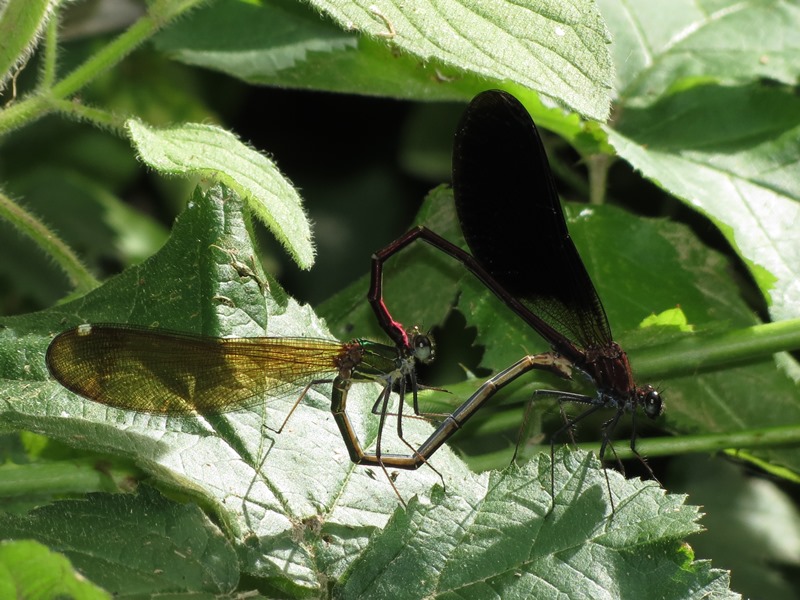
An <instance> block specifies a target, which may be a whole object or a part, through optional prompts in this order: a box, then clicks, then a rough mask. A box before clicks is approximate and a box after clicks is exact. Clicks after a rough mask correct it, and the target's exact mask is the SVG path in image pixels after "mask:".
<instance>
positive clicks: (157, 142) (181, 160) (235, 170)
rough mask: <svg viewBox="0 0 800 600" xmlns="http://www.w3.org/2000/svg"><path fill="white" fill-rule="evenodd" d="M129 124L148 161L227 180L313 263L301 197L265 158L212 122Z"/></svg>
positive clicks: (302, 261) (300, 257)
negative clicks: (165, 126)
mask: <svg viewBox="0 0 800 600" xmlns="http://www.w3.org/2000/svg"><path fill="white" fill-rule="evenodd" d="M126 125H127V128H128V132H129V134H130V136H131V139H132V141H133V142H134V144H135V145H136V148H137V150H138V152H139V155H140V156H141V157H142V160H144V161H145V162H146V163H147V164H148V165H150V166H151V167H153V168H154V169H156V170H158V171H161V172H162V173H166V174H170V175H175V174H181V175H185V174H190V173H191V174H210V175H211V176H212V177H214V178H215V179H217V180H219V181H223V182H224V183H226V184H227V185H229V186H230V187H231V188H233V189H234V190H236V191H237V193H238V194H239V195H241V197H242V198H244V199H245V200H246V201H247V204H248V206H249V207H250V209H251V210H252V211H253V212H254V213H255V214H256V216H258V218H259V219H260V220H261V221H263V222H264V224H265V225H267V227H269V228H270V230H271V231H272V233H273V234H274V235H275V237H276V238H278V240H279V241H280V242H281V243H282V244H283V246H284V247H285V248H286V249H287V250H288V251H289V253H290V254H291V255H292V257H293V258H294V259H295V261H296V262H297V264H298V265H300V267H302V268H304V269H308V268H310V267H311V265H312V264H313V259H314V248H313V245H312V243H311V227H310V225H309V222H308V219H307V218H306V215H305V212H304V211H303V207H302V204H301V200H300V196H299V194H298V193H297V191H296V190H295V189H294V187H293V186H292V184H291V183H289V181H288V180H286V178H285V177H284V176H283V175H281V173H280V172H279V171H278V169H277V168H276V167H275V165H274V164H273V163H272V161H270V160H269V159H268V158H267V157H266V156H264V155H263V154H260V153H259V152H256V151H255V150H253V149H252V148H249V147H247V146H245V145H244V144H242V143H241V142H240V141H239V140H238V139H237V138H236V136H234V135H233V134H232V133H230V132H228V131H225V130H224V129H221V128H219V127H215V126H213V125H201V124H199V123H185V124H183V125H178V126H175V127H171V128H169V129H153V128H151V127H148V126H147V125H145V124H143V123H141V122H139V121H136V120H134V119H131V120H129V121H128V122H127V124H126Z"/></svg>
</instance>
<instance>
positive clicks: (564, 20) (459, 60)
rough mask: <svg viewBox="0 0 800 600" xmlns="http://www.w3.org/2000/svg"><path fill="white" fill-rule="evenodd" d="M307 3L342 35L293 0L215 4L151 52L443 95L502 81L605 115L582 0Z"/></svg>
mask: <svg viewBox="0 0 800 600" xmlns="http://www.w3.org/2000/svg"><path fill="white" fill-rule="evenodd" d="M312 5H313V6H314V7H315V8H317V9H318V10H320V11H322V12H324V13H326V14H328V15H329V16H330V17H332V18H333V20H334V21H336V22H337V23H338V24H339V26H341V27H342V28H343V29H344V30H345V31H346V32H342V31H341V30H339V29H338V28H336V27H334V26H332V25H331V24H329V23H327V22H325V21H323V20H321V19H320V17H319V16H318V15H317V14H315V12H314V11H313V10H312V9H310V8H305V7H300V6H297V5H296V4H289V3H286V2H272V3H270V4H268V5H266V6H254V5H248V4H244V3H224V4H217V5H215V6H212V7H208V8H207V9H205V10H202V11H198V12H196V13H195V14H194V15H192V17H191V19H190V20H187V21H186V22H184V23H182V24H179V25H178V26H176V27H175V28H172V29H171V30H170V31H167V32H164V33H163V34H162V35H161V36H159V38H158V47H159V48H160V49H161V50H163V51H166V52H170V53H172V54H173V55H175V56H177V57H178V58H179V59H181V60H183V61H185V62H188V63H190V64H198V65H204V66H209V67H211V68H215V69H219V70H222V71H224V72H226V73H229V74H232V75H235V76H237V77H240V78H242V79H245V80H247V81H251V82H258V83H270V84H273V85H279V86H291V87H304V88H317V89H326V90H333V91H347V92H356V93H362V94H363V93H370V94H379V95H389V96H400V97H405V98H451V99H452V98H462V99H463V98H466V97H469V96H471V95H472V94H474V93H475V92H476V91H479V90H481V89H486V87H487V81H488V82H490V83H489V86H491V85H492V83H491V82H494V85H495V86H497V85H500V84H502V83H503V82H506V83H508V84H510V85H516V86H519V87H522V88H527V89H530V90H535V91H537V92H538V93H539V94H541V95H543V96H545V97H547V98H549V99H551V100H555V101H556V102H558V103H559V104H562V105H565V106H567V107H569V108H570V109H572V110H574V111H576V112H578V113H580V114H582V115H584V116H587V117H590V118H594V119H599V120H604V119H605V118H606V116H607V114H608V87H609V82H610V80H611V78H612V72H611V62H610V57H609V36H608V33H607V31H606V29H605V25H604V24H603V22H602V20H601V19H600V16H599V14H598V11H597V7H596V5H595V4H594V3H593V2H589V1H586V0H575V1H571V2H569V3H565V2H559V1H557V0H548V2H545V3H544V4H543V3H541V2H539V3H535V4H534V3H530V2H523V3H518V2H517V3H513V2H495V3H492V4H490V5H487V4H486V3H485V2H479V1H477V0H445V1H444V2H440V3H438V4H437V5H435V6H434V5H431V4H430V3H426V2H418V1H413V2H408V1H404V2H398V1H392V2H383V3H380V4H376V3H375V2H373V1H372V0H369V1H366V0H364V1H360V0H359V1H349V2H327V1H325V0H316V1H314V2H312ZM353 31H355V32H358V33H361V34H362V35H361V36H358V35H355V34H354V33H350V32H353ZM420 63H422V64H420Z"/></svg>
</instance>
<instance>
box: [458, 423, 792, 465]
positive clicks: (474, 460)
mask: <svg viewBox="0 0 800 600" xmlns="http://www.w3.org/2000/svg"><path fill="white" fill-rule="evenodd" d="M798 444H800V425H789V426H785V427H767V428H764V429H749V430H745V431H734V432H731V433H707V434H702V435H686V436H674V437H660V438H647V439H644V438H640V439H637V440H636V450H637V451H638V452H639V454H641V455H642V456H645V457H648V458H654V457H656V456H676V455H681V454H697V453H704V454H713V453H716V452H726V453H729V454H733V455H736V454H740V451H741V450H753V449H757V448H775V447H778V446H788V445H792V446H797V445H798ZM575 447H577V448H578V449H580V450H584V451H587V452H597V449H598V447H599V444H598V443H597V442H586V443H582V444H577V445H576V446H575ZM538 451H539V452H550V444H548V443H544V444H539V445H538ZM614 451H615V453H616V455H617V456H618V457H619V458H620V460H628V459H631V458H635V457H636V455H635V454H634V453H633V452H632V451H631V449H630V447H629V446H628V445H627V444H626V445H623V444H615V445H614ZM512 455H513V448H506V449H503V450H497V451H495V452H490V453H486V454H481V455H480V456H471V457H469V458H468V459H467V462H468V463H469V465H470V468H472V469H473V470H475V471H486V470H489V469H497V468H503V467H504V466H506V465H507V464H508V463H509V461H510V460H511V457H512ZM606 458H608V454H607V455H606Z"/></svg>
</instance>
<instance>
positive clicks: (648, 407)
mask: <svg viewBox="0 0 800 600" xmlns="http://www.w3.org/2000/svg"><path fill="white" fill-rule="evenodd" d="M636 398H637V400H638V402H639V404H640V405H641V407H642V410H644V414H646V415H647V416H648V417H650V418H651V419H657V418H658V417H660V416H661V413H663V412H664V403H663V401H662V399H661V394H659V393H658V390H657V389H656V388H654V387H653V386H652V385H644V386H642V387H638V388H636Z"/></svg>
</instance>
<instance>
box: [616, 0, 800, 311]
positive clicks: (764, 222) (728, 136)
mask: <svg viewBox="0 0 800 600" xmlns="http://www.w3.org/2000/svg"><path fill="white" fill-rule="evenodd" d="M600 6H601V10H602V12H603V16H604V17H605V18H606V20H607V22H608V24H609V27H610V28H611V30H612V34H613V37H614V42H615V45H614V50H613V55H614V61H615V66H616V68H617V76H618V79H617V85H616V94H617V96H618V98H619V101H618V102H619V105H618V110H617V114H616V117H615V119H613V125H612V126H611V127H609V128H608V129H607V133H608V136H609V141H610V142H611V144H612V145H613V146H614V149H615V150H616V152H617V153H619V155H620V156H621V157H622V158H624V159H625V160H626V161H628V162H629V163H630V164H631V165H633V167H634V168H636V169H637V170H639V171H641V173H642V174H643V175H644V176H645V177H647V178H648V179H650V180H652V181H654V182H655V183H657V184H658V185H660V186H662V187H663V188H664V189H666V190H667V191H668V192H670V193H671V194H673V195H674V196H677V197H678V198H680V199H681V200H683V201H684V202H686V203H687V204H688V205H690V206H692V207H693V208H694V209H696V210H698V211H700V212H702V213H703V214H705V215H707V216H708V217H709V218H710V219H712V220H713V221H714V223H715V224H716V225H717V226H718V227H719V228H720V230H721V231H722V233H723V234H724V235H725V236H726V238H727V240H728V241H729V243H730V244H731V246H732V247H733V248H734V250H735V251H736V252H738V253H739V254H740V255H741V256H742V258H743V259H744V260H745V262H746V263H747V265H748V267H749V269H750V272H751V273H752V276H753V277H754V279H755V280H756V282H757V283H758V284H759V287H760V289H761V291H762V293H763V294H764V296H765V297H766V298H767V300H768V302H769V303H770V314H771V315H772V317H773V318H774V319H775V320H783V319H789V318H795V317H798V316H800V288H798V286H797V284H796V282H797V280H798V278H799V277H800V272H798V264H800V260H798V259H799V258H800V235H798V229H797V227H796V223H797V222H798V220H800V209H798V201H800V142H798V140H800V136H798V133H799V132H800V101H798V99H797V97H796V95H795V94H794V93H793V92H792V90H791V89H781V87H780V86H776V85H774V84H773V85H768V86H765V85H764V80H773V81H778V82H781V83H784V84H787V85H794V84H795V83H796V77H797V72H798V69H800V52H798V49H799V48H800V33H798V32H800V10H798V7H797V5H796V3H792V2H785V1H775V0H757V1H753V2H746V3H742V2H736V1H734V0H706V1H703V2H699V3H694V2H683V3H680V4H679V5H675V4H674V3H669V4H666V3H661V2H657V1H645V2H637V3H634V4H631V3H622V2H617V1H615V0H603V1H602V2H600Z"/></svg>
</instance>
